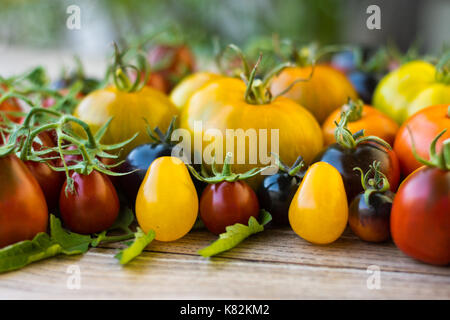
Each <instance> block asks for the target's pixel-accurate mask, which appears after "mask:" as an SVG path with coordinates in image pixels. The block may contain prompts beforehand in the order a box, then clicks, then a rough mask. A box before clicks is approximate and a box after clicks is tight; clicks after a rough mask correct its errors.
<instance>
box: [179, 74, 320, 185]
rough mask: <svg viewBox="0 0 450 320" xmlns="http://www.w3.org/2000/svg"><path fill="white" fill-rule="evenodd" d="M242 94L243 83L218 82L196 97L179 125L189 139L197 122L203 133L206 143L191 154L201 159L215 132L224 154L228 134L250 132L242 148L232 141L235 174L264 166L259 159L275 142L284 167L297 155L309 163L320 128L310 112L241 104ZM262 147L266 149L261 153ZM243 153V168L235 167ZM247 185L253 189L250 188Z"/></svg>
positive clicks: (286, 102) (284, 104)
mask: <svg viewBox="0 0 450 320" xmlns="http://www.w3.org/2000/svg"><path fill="white" fill-rule="evenodd" d="M245 91H246V85H245V83H244V82H243V81H242V80H240V79H235V78H226V77H222V78H220V79H218V80H216V81H212V82H209V83H208V84H206V85H205V86H204V87H202V88H201V89H200V90H198V91H197V92H196V93H194V95H193V96H192V97H191V98H190V99H189V101H188V103H187V105H186V108H185V109H184V110H183V112H182V114H181V121H180V126H181V127H182V128H184V129H187V130H188V131H189V132H190V133H191V136H193V135H194V125H195V122H196V121H200V122H201V125H202V127H201V130H200V129H199V130H196V132H197V133H198V134H201V136H202V139H203V141H204V142H203V143H202V145H201V146H199V145H198V144H195V143H193V149H194V152H196V153H199V154H203V155H204V154H205V149H207V148H209V147H210V146H211V145H214V144H215V143H216V136H215V135H214V132H217V131H218V132H220V133H221V134H222V137H223V146H224V149H225V146H227V143H226V136H227V131H228V132H230V131H229V130H231V129H232V130H234V132H235V133H236V132H238V130H241V133H248V136H247V137H246V138H245V139H246V140H245V143H242V144H240V143H239V140H237V139H236V140H237V141H236V140H235V143H234V150H228V151H232V152H233V162H232V163H234V164H233V165H232V170H233V172H236V173H243V172H246V171H248V170H250V169H252V168H255V167H262V166H265V165H267V163H265V164H263V163H262V161H261V156H260V155H261V153H266V154H269V153H270V152H271V150H272V144H274V143H278V150H276V151H275V153H278V154H279V156H280V158H281V159H283V160H284V161H285V162H286V163H294V162H295V160H296V159H297V157H298V155H302V156H303V159H304V160H305V161H306V162H307V163H308V162H310V161H311V160H312V159H313V157H314V156H315V155H316V154H317V153H318V152H319V151H320V150H321V149H322V146H323V139H322V131H321V128H320V126H319V124H318V123H317V121H316V120H315V118H314V116H313V115H312V114H311V113H310V112H309V111H308V110H306V109H305V108H303V107H302V106H300V105H299V104H298V103H296V102H294V101H293V100H291V99H288V98H285V97H278V98H275V99H274V100H272V101H268V102H267V103H262V104H256V103H249V102H248V101H246V99H245ZM210 129H211V130H214V131H211V130H210ZM272 129H275V130H274V132H276V130H278V139H277V140H278V141H275V136H274V141H272V135H271V130H272ZM263 130H266V131H263ZM263 132H266V133H267V134H266V136H265V137H267V140H266V141H263V140H262V139H264V134H262V133H263ZM253 133H254V135H253ZM250 136H252V137H255V139H253V142H254V143H253V144H252V143H250V142H249V140H250V138H249V137H250ZM209 139H210V140H209ZM261 144H263V147H265V148H266V150H263V149H262V148H261ZM227 147H230V146H229V145H228V146H227ZM275 149H276V148H275ZM207 151H208V149H207ZM207 151H206V152H207ZM225 154H226V152H225V150H223V155H225ZM243 154H244V155H245V161H244V162H245V163H239V162H238V161H237V160H239V158H238V157H239V155H243ZM236 155H237V156H236ZM253 156H254V157H255V158H257V159H254V160H255V161H254V162H253V163H252V162H251V161H250V158H251V157H253ZM221 160H223V159H221ZM218 163H220V162H218ZM237 163H239V164H237ZM255 184H256V183H255ZM251 185H252V186H254V184H253V183H251Z"/></svg>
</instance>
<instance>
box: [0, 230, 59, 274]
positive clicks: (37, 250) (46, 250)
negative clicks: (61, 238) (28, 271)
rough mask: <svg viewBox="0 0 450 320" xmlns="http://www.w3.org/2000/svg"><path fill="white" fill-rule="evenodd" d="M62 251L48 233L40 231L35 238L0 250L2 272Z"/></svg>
mask: <svg viewBox="0 0 450 320" xmlns="http://www.w3.org/2000/svg"><path fill="white" fill-rule="evenodd" d="M61 252H62V247H61V246H60V245H59V244H58V243H55V242H54V241H53V240H52V239H50V237H49V235H48V234H46V233H43V232H42V233H38V234H37V235H36V236H35V237H34V239H33V240H26V241H21V242H17V243H15V244H12V245H10V246H7V247H5V248H3V249H1V250H0V273H3V272H7V271H12V270H16V269H20V268H22V267H24V266H26V265H28V264H30V263H32V262H35V261H39V260H43V259H45V258H49V257H53V256H56V255H58V254H60V253H61Z"/></svg>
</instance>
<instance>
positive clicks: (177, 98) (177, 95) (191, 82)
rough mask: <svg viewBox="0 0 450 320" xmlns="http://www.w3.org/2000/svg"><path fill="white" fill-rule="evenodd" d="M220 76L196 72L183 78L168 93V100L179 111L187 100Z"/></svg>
mask: <svg viewBox="0 0 450 320" xmlns="http://www.w3.org/2000/svg"><path fill="white" fill-rule="evenodd" d="M220 77H221V75H218V74H216V73H212V72H197V73H193V74H191V75H189V76H187V77H186V78H184V79H183V80H182V81H181V82H180V83H179V84H178V85H177V86H176V87H175V88H173V90H172V92H171V93H170V100H171V101H172V102H173V104H174V105H175V106H176V107H177V108H178V109H179V110H181V109H182V108H183V107H184V106H185V105H186V103H187V102H188V100H189V98H190V97H191V96H192V95H193V94H194V93H195V92H196V91H197V90H198V89H200V88H201V87H203V86H204V85H205V84H206V83H208V82H210V81H212V80H216V79H218V78H220Z"/></svg>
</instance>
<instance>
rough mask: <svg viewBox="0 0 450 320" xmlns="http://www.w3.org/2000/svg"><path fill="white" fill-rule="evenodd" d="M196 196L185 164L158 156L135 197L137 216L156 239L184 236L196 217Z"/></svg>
mask: <svg viewBox="0 0 450 320" xmlns="http://www.w3.org/2000/svg"><path fill="white" fill-rule="evenodd" d="M197 211H198V199H197V192H196V191H195V187H194V183H193V182H192V180H191V178H190V176H189V172H188V170H187V168H186V166H185V164H184V163H183V162H182V161H181V160H180V159H178V158H175V157H160V158H158V159H156V160H155V161H153V163H152V164H151V166H150V167H149V168H148V170H147V174H146V175H145V178H144V181H143V182H142V184H141V187H140V188H139V192H138V195H137V198H136V218H137V221H138V223H139V226H140V227H141V229H142V230H143V231H144V232H146V233H147V232H149V231H150V230H154V231H155V233H156V237H155V239H156V240H159V241H175V240H177V239H179V238H181V237H183V236H184V235H186V234H187V233H188V232H189V231H190V230H191V229H192V227H193V225H194V223H195V220H196V219H197Z"/></svg>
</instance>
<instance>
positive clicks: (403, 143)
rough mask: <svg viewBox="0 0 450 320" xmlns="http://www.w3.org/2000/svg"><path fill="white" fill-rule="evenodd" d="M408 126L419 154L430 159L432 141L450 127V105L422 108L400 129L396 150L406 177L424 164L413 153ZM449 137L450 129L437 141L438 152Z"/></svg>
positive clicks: (396, 139) (395, 144)
mask: <svg viewBox="0 0 450 320" xmlns="http://www.w3.org/2000/svg"><path fill="white" fill-rule="evenodd" d="M408 128H409V129H410V130H411V133H412V135H413V138H414V145H415V147H416V151H417V154H418V155H419V156H421V157H422V158H425V159H429V156H428V152H429V149H430V143H431V141H433V139H434V137H435V136H436V135H437V134H438V133H439V132H441V131H442V130H444V129H450V105H448V104H445V105H436V106H431V107H428V108H425V109H422V110H420V111H418V112H417V113H416V114H414V115H413V116H412V117H411V118H409V119H408V120H406V122H404V123H403V125H402V126H401V127H400V129H399V130H398V133H397V136H396V138H395V142H394V150H395V153H396V154H397V156H398V160H399V162H400V167H401V169H402V173H403V175H404V176H405V177H406V176H407V175H409V174H410V173H411V172H413V171H414V170H416V169H417V168H419V167H421V166H422V164H421V163H420V162H419V161H417V159H416V158H415V157H414V155H413V153H412V143H411V135H410V133H409V131H408ZM448 138H450V131H447V132H446V133H445V134H444V135H443V136H442V137H441V138H440V139H439V140H438V141H437V144H436V151H437V152H439V151H440V150H441V148H442V143H443V141H444V140H445V139H448Z"/></svg>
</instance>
